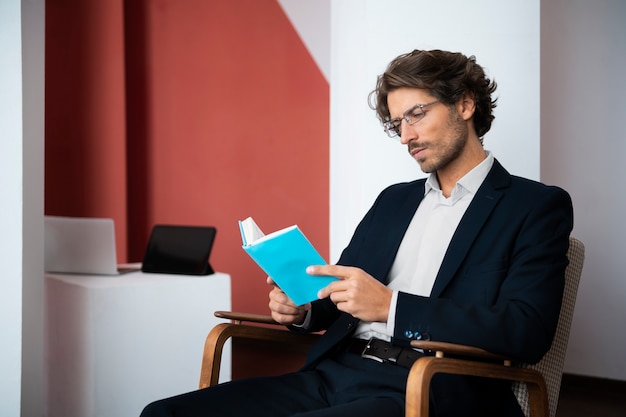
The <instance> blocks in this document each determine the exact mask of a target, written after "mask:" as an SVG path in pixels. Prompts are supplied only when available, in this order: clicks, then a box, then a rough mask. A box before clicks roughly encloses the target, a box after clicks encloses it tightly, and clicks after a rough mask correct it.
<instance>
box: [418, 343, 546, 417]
mask: <svg viewBox="0 0 626 417" xmlns="http://www.w3.org/2000/svg"><path fill="white" fill-rule="evenodd" d="M411 346H412V347H415V348H419V349H423V350H425V351H434V352H435V356H424V357H422V358H420V359H418V360H417V361H415V363H414V364H413V366H412V367H411V370H410V371H409V376H408V379H407V389H406V417H428V408H429V391H430V381H431V379H432V377H433V376H434V375H435V374H438V373H445V374H454V375H467V376H478V377H486V378H495V379H504V380H509V381H521V382H525V383H526V385H527V387H528V404H529V408H530V417H548V416H549V406H548V389H547V387H546V383H545V380H544V378H543V375H541V373H540V372H538V371H536V370H533V369H527V368H517V367H513V366H511V360H510V359H509V358H506V357H504V356H502V355H497V354H494V353H491V352H488V351H486V350H484V349H480V348H476V347H472V346H464V345H456V344H453V343H445V342H432V341H422V340H415V341H412V342H411ZM445 355H459V356H462V357H463V359H456V358H450V357H446V356H445ZM473 358H475V359H476V360H474V359H473ZM484 359H490V360H501V361H502V364H500V363H492V362H484V361H481V360H484Z"/></svg>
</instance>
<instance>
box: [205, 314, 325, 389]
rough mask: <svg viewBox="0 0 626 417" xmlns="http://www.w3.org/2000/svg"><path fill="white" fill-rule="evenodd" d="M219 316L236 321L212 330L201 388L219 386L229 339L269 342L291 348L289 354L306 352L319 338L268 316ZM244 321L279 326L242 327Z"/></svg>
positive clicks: (206, 352)
mask: <svg viewBox="0 0 626 417" xmlns="http://www.w3.org/2000/svg"><path fill="white" fill-rule="evenodd" d="M215 316H216V317H220V318H225V319H230V320H234V322H232V323H220V324H218V325H216V326H215V327H213V329H212V330H211V331H210V332H209V334H208V336H207V337H206V341H205V343H204V352H203V355H202V369H201V371H200V383H199V388H200V389H202V388H206V387H209V386H212V385H216V384H217V383H218V381H219V375H220V366H221V360H222V350H223V347H224V343H226V341H227V340H228V339H230V338H231V337H232V338H238V339H244V340H251V341H260V342H267V343H272V344H274V343H275V344H278V345H280V346H283V347H288V348H289V350H290V351H293V352H302V353H306V352H307V351H308V348H309V347H310V346H311V345H312V344H313V343H314V342H315V341H316V340H317V339H318V338H319V336H320V335H319V334H317V333H294V332H291V331H289V330H287V328H286V327H284V326H282V325H279V324H278V323H277V322H276V321H274V320H273V319H272V318H271V317H269V316H264V315H259V314H248V313H234V312H227V311H216V312H215ZM243 321H246V322H252V323H257V324H273V325H279V326H280V327H267V326H259V325H256V324H255V325H250V324H242V322H243Z"/></svg>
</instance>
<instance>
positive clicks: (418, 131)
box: [387, 88, 469, 173]
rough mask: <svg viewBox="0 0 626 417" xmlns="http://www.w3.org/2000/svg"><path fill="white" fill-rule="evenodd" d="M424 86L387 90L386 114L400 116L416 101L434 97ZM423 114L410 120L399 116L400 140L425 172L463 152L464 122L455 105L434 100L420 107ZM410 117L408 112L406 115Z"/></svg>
mask: <svg viewBox="0 0 626 417" xmlns="http://www.w3.org/2000/svg"><path fill="white" fill-rule="evenodd" d="M435 100H436V99H435V98H434V97H433V96H431V95H430V94H429V93H428V92H427V91H426V90H422V89H418V88H400V89H397V90H394V91H392V92H390V93H389V95H388V97H387V104H388V106H389V113H390V118H391V119H392V120H393V119H397V118H402V117H403V116H404V115H405V113H406V112H407V110H409V109H414V108H415V106H416V105H417V104H426V103H431V102H433V101H435ZM415 111H417V112H420V111H423V112H424V113H425V114H424V115H423V116H422V117H421V118H419V121H418V122H416V123H414V124H412V125H411V124H409V123H407V122H406V120H402V122H401V123H402V124H401V126H400V127H401V135H400V142H401V143H402V144H404V145H407V147H408V151H409V154H410V155H411V156H412V157H413V158H414V159H415V160H416V161H417V163H418V164H419V165H420V168H421V169H422V171H424V172H426V173H430V172H435V171H440V170H442V169H444V168H446V167H447V166H448V165H450V163H451V162H454V161H455V160H456V159H457V158H459V156H460V155H461V154H462V153H463V150H464V148H465V146H466V143H467V140H468V131H469V129H468V126H467V122H466V121H465V120H463V118H462V117H461V115H460V114H459V113H458V111H457V110H456V108H455V107H448V106H446V105H444V104H443V103H435V104H433V105H430V106H428V107H424V109H423V110H420V109H419V107H417V109H416V110H415ZM409 118H410V116H409Z"/></svg>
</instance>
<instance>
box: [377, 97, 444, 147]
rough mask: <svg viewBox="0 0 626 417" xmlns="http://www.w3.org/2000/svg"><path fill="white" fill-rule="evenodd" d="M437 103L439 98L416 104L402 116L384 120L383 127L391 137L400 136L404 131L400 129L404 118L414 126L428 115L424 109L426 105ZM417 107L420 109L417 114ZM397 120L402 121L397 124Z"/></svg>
mask: <svg viewBox="0 0 626 417" xmlns="http://www.w3.org/2000/svg"><path fill="white" fill-rule="evenodd" d="M437 103H439V100H435V101H431V102H430V103H425V104H416V105H415V106H413V107H411V108H410V109H408V110H407V111H405V112H404V113H403V114H402V117H398V118H395V119H393V120H387V121H386V122H383V129H384V130H385V133H386V134H387V136H389V137H390V138H395V137H400V136H401V135H402V131H401V129H400V127H401V126H402V120H404V121H405V122H406V123H407V124H408V125H409V126H413V125H414V124H416V123H417V122H419V121H420V120H422V119H423V118H424V116H426V112H425V111H424V108H425V107H428V106H432V105H433V104H437ZM417 109H419V110H420V113H419V114H415V110H417ZM412 119H413V120H412ZM395 122H400V123H399V124H397V125H396V124H395Z"/></svg>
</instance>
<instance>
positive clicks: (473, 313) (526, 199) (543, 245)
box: [305, 160, 573, 368]
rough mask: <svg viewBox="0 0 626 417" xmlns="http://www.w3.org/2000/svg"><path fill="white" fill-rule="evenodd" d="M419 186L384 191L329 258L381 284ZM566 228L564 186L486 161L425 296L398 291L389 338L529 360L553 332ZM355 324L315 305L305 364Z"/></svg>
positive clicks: (325, 304) (568, 208)
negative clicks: (313, 337)
mask: <svg viewBox="0 0 626 417" xmlns="http://www.w3.org/2000/svg"><path fill="white" fill-rule="evenodd" d="M424 182H425V179H421V180H417V181H413V182H409V183H402V184H396V185H392V186H390V187H388V188H387V189H385V190H384V191H383V192H382V193H381V194H380V195H379V196H378V198H377V199H376V202H375V203H374V205H373V206H372V207H371V209H370V210H369V211H368V213H367V214H366V215H365V217H364V218H363V220H362V221H361V222H360V224H359V226H358V227H357V229H356V231H355V233H354V236H353V237H352V239H351V241H350V243H349V245H348V246H347V247H346V248H345V250H344V251H343V253H342V255H341V258H340V259H339V261H338V264H341V265H348V266H355V267H359V268H362V269H363V270H365V271H366V272H368V273H369V274H371V275H372V276H373V277H375V278H376V279H378V280H379V281H381V282H383V283H386V280H387V276H388V274H389V270H390V269H391V265H392V263H393V261H394V258H395V256H396V253H397V251H398V248H399V246H400V242H401V241H402V238H403V236H404V234H405V232H406V230H407V227H408V225H409V223H410V221H411V219H412V217H413V215H414V214H415V211H416V209H417V207H418V205H419V204H420V202H421V200H422V198H423V195H424ZM572 227H573V212H572V203H571V200H570V197H569V195H568V194H567V193H566V192H565V191H564V190H562V189H560V188H558V187H553V186H546V185H543V184H541V183H538V182H535V181H531V180H527V179H523V178H520V177H515V176H512V175H510V174H509V173H508V172H507V171H506V170H505V169H504V168H503V167H502V166H501V165H500V163H499V162H498V161H497V160H496V161H494V165H493V167H492V169H491V170H490V172H489V174H488V176H487V178H486V179H485V181H484V182H483V184H482V185H481V187H480V189H479V190H478V192H477V194H476V195H475V196H474V199H473V200H472V202H471V204H470V206H469V207H468V209H467V211H466V213H465V215H464V216H463V218H462V219H461V222H460V223H459V226H458V228H457V230H456V232H455V233H454V235H453V237H452V240H451V242H450V245H449V247H448V250H447V252H446V254H445V257H444V259H443V262H442V265H441V267H440V270H439V273H438V274H437V278H436V280H435V283H434V286H433V289H432V292H431V294H430V297H422V296H416V295H411V294H407V293H402V292H401V293H400V294H399V296H398V303H397V308H396V312H395V314H396V324H395V333H394V336H393V342H394V343H396V344H399V345H408V343H409V342H410V341H411V339H412V338H429V339H431V340H436V341H443V342H453V343H460V344H466V345H471V346H477V347H480V348H484V349H487V350H489V351H491V352H495V353H500V354H503V355H507V356H510V357H512V358H515V359H517V360H520V361H523V362H529V363H534V362H537V361H539V360H540V359H541V358H542V356H543V355H544V354H545V352H546V351H547V350H548V349H549V347H550V345H551V342H552V339H553V337H554V333H555V331H556V325H557V320H558V316H559V311H560V306H561V298H562V294H563V285H564V271H565V267H566V266H567V258H566V252H567V249H568V245H569V235H570V232H571V230H572ZM357 323H358V319H356V318H355V317H353V316H351V315H349V314H346V313H342V312H339V311H338V310H337V309H336V307H335V305H334V304H333V303H332V302H330V300H329V299H325V300H318V301H315V302H314V303H313V305H312V309H311V326H310V328H309V330H311V331H317V330H322V329H325V330H326V333H325V334H324V336H323V337H322V338H321V339H320V340H319V342H317V343H316V345H314V346H313V347H312V349H311V350H310V352H309V355H308V357H307V364H306V365H305V368H309V367H312V366H314V365H315V364H316V363H318V362H319V361H320V360H322V359H323V358H325V357H327V356H328V355H330V354H331V353H332V352H334V351H337V350H341V349H342V347H343V346H344V345H345V342H346V341H347V340H349V338H350V336H351V335H352V333H353V332H354V330H355V328H356V325H357Z"/></svg>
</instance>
